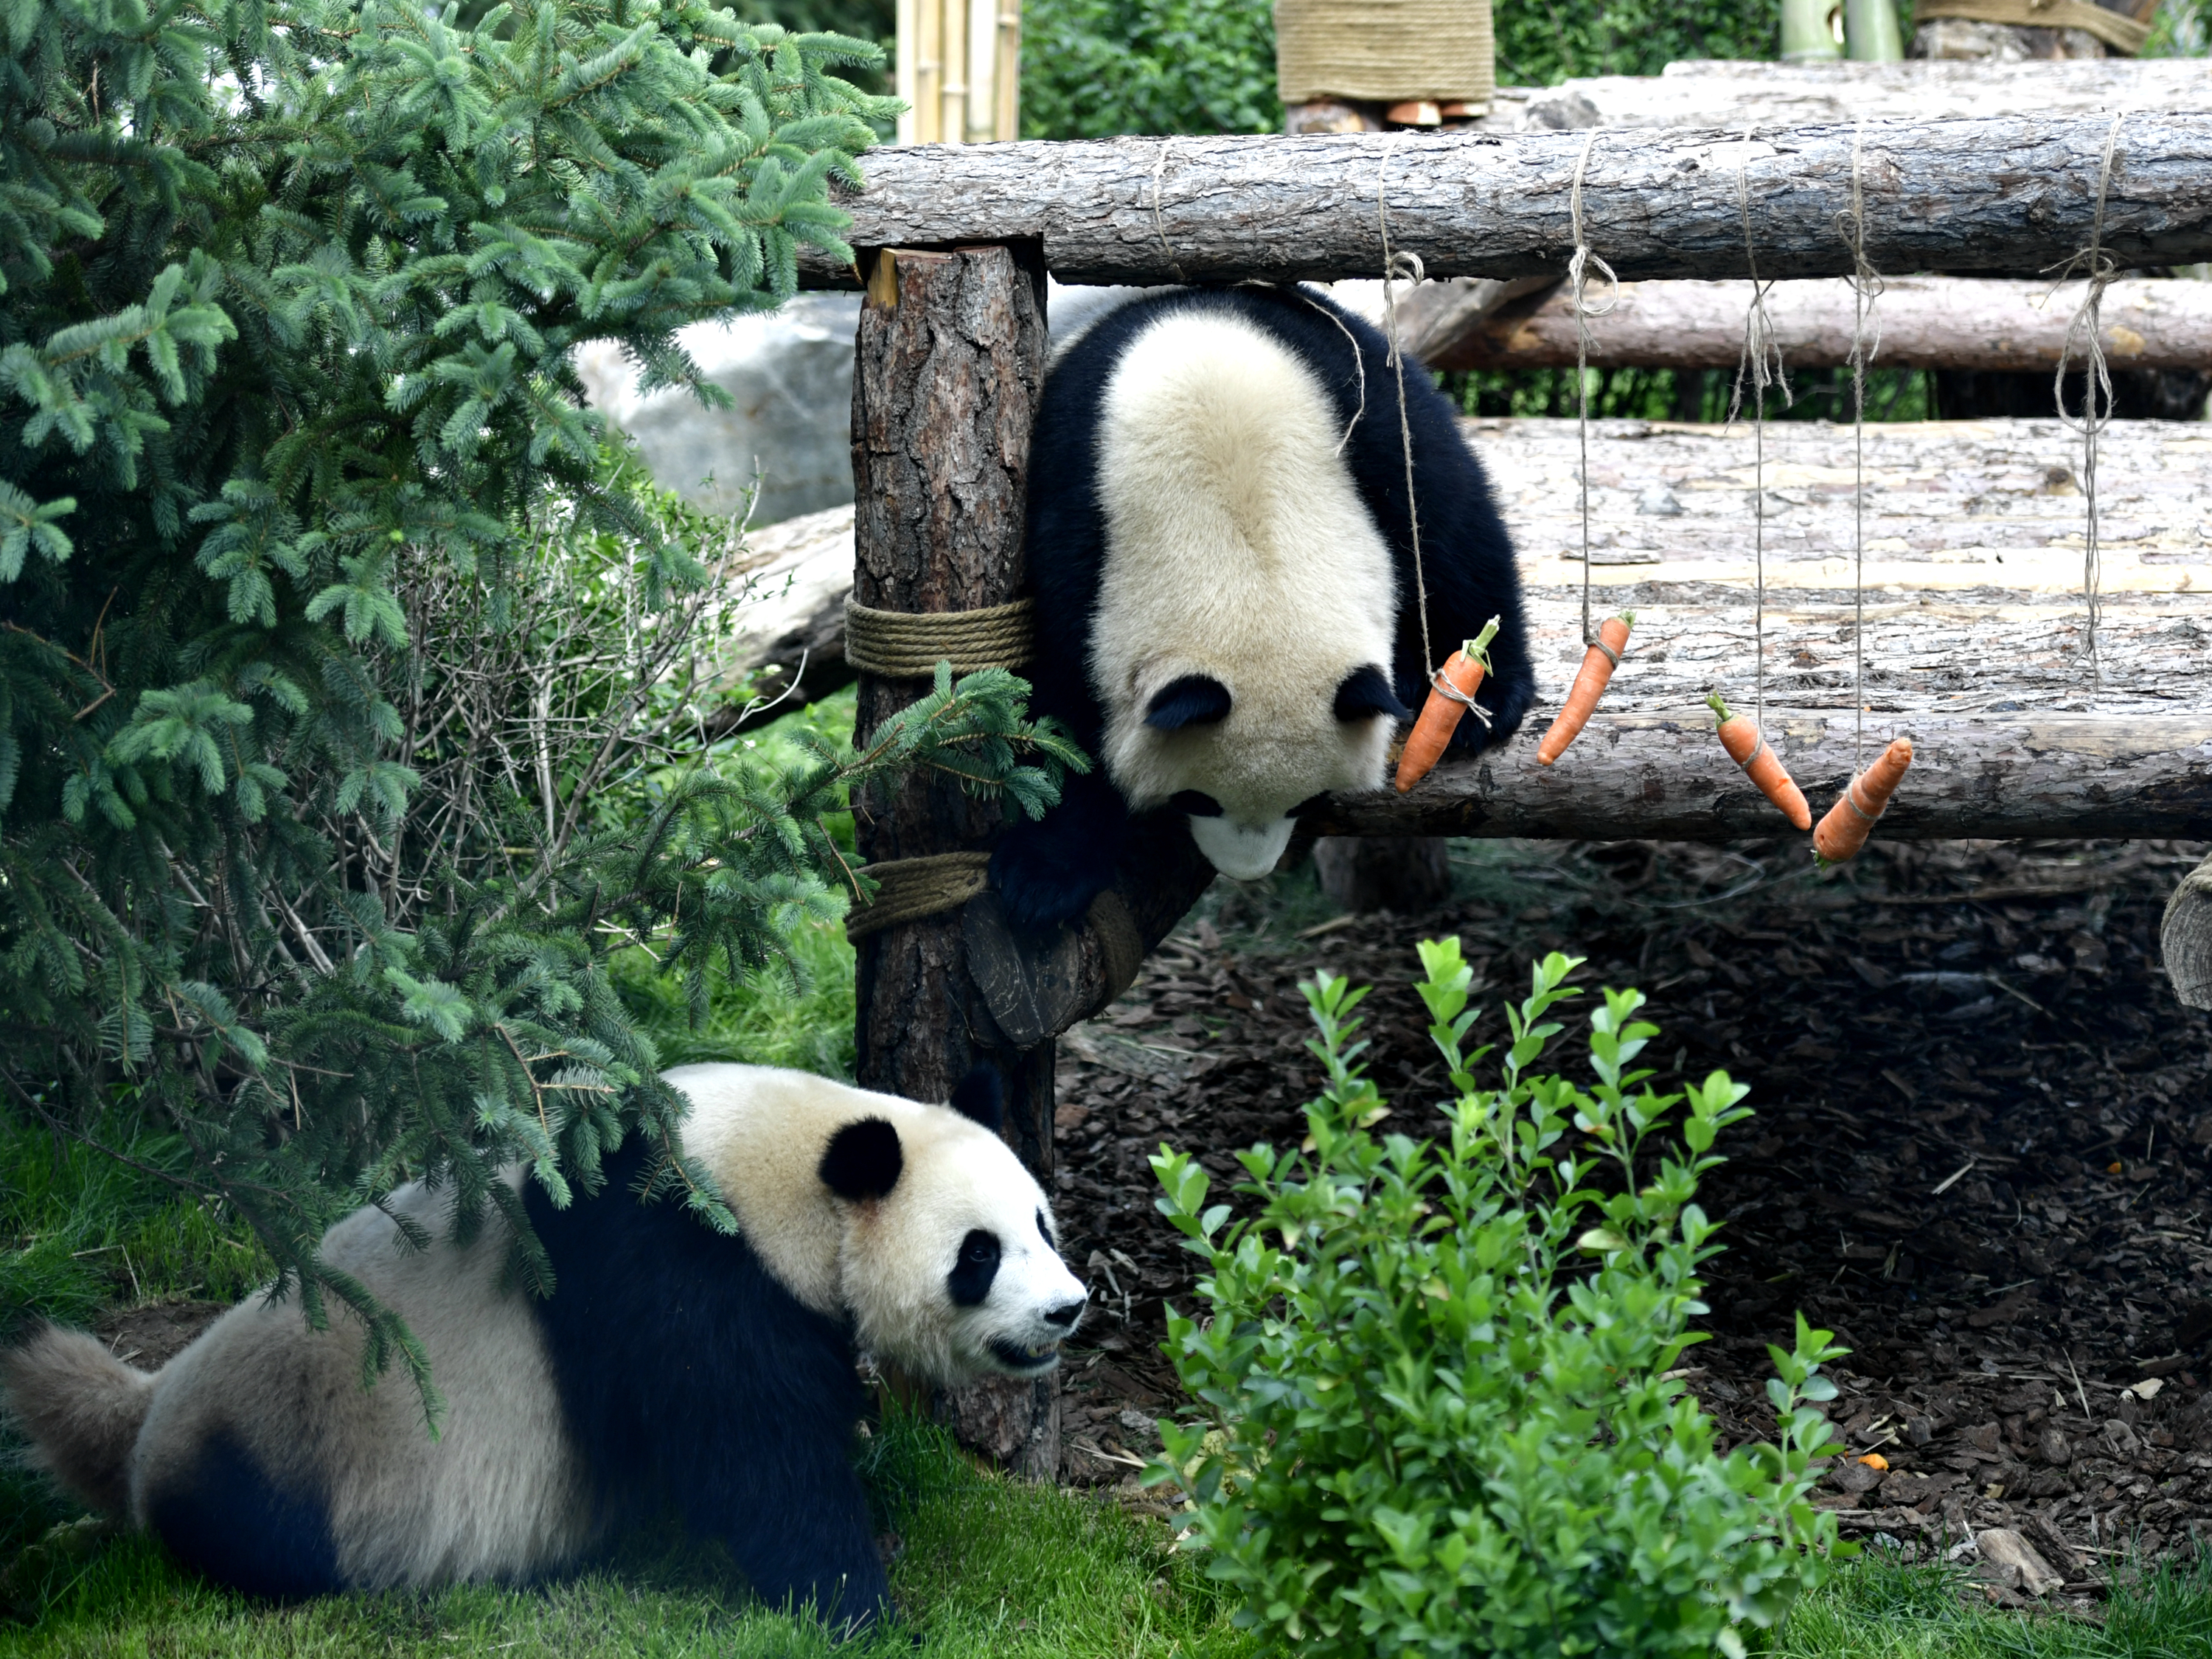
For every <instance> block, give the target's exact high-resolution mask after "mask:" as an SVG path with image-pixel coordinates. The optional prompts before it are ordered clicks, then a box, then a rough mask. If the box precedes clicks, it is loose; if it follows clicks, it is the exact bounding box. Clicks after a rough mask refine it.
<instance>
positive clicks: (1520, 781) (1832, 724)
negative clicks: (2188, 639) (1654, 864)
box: [1305, 707, 2212, 856]
mask: <svg viewBox="0 0 2212 1659" xmlns="http://www.w3.org/2000/svg"><path fill="white" fill-rule="evenodd" d="M1765 731H1766V740H1767V742H1768V743H1769V744H1771V745H1772V746H1773V748H1774V750H1775V751H1776V752H1777V753H1778V754H1779V755H1780V756H1781V757H1782V760H1783V763H1784V765H1786V766H1787V767H1789V769H1790V775H1792V776H1793V777H1795V778H1796V780H1797V782H1798V785H1799V787H1802V789H1803V790H1804V791H1805V794H1806V798H1807V799H1808V800H1809V801H1811V802H1812V804H1813V811H1814V814H1815V815H1816V816H1817V815H1818V814H1819V813H1821V812H1823V811H1826V810H1827V808H1828V807H1829V805H1831V804H1832V803H1833V802H1834V800H1835V799H1836V797H1837V796H1838V795H1840V794H1841V793H1843V790H1844V785H1845V784H1846V783H1847V782H1849V781H1850V776H1851V774H1852V771H1853V762H1854V753H1855V751H1854V748H1853V717H1852V715H1851V714H1850V711H1849V710H1848V709H1845V710H1840V711H1833V710H1832V711H1820V710H1812V709H1791V710H1787V711H1784V710H1778V709H1775V708H1769V709H1768V710H1767V719H1766V726H1765ZM1898 735H1907V736H1910V737H1911V739H1912V747H1913V761H1912V769H1911V771H1910V772H1909V773H1907V774H1906V775H1905V783H1904V784H1903V786H1902V787H1900V788H1899V791H1898V793H1897V797H1896V799H1894V800H1893V802H1892V803H1891V805H1890V808H1889V811H1887V813H1886V814H1885V815H1884V816H1883V817H1882V820H1881V829H1880V830H1879V831H1878V832H1877V833H1879V834H1880V835H1881V836H1885V837H1887V838H1888V839H1891V840H1906V841H1927V840H1937V839H1948V838H1952V837H1976V838H1979V837H2005V836H2054V837H2062V838H2074V837H2079V836H2180V837H2184V838H2190V839H2193V838H2195V837H2198V836H2208V835H2212V711H2206V712H2204V713H2201V714H2166V715H2148V716H2125V715H2121V716H2112V715H2103V714H1977V715H1966V716H1955V715H1938V714H1918V715H1914V716H1912V717H1911V718H1909V719H1893V718H1888V717H1881V718H1872V719H1869V720H1868V721H1867V745H1866V749H1865V750H1864V753H1865V757H1866V758H1867V759H1869V760H1871V759H1872V758H1873V757H1874V756H1875V754H1877V753H1879V752H1880V750H1881V745H1882V744H1884V743H1885V742H1887V740H1888V739H1889V738H1891V737H1893V736H1898ZM1305 827H1306V828H1308V829H1316V830H1318V831H1320V832H1321V833H1322V834H1323V835H1334V836H1409V835H1426V836H1543V837H1554V838H1563V839H1565V838H1574V839H1582V838H1590V839H1598V840H1633V839H1644V838H1649V839H1651V840H1655V841H1729V840H1733V839H1735V838H1736V837H1738V836H1768V835H1786V834H1788V833H1790V827H1789V824H1788V823H1787V822H1786V821H1785V820H1784V818H1783V817H1782V816H1781V814H1780V813H1778V812H1777V811H1775V809H1774V807H1773V806H1772V805H1771V804H1770V803H1769V802H1768V801H1767V800H1766V799H1765V797H1764V796H1762V795H1761V794H1760V793H1759V791H1758V790H1757V789H1756V788H1754V787H1753V786H1752V785H1751V783H1750V782H1749V781H1747V779H1746V778H1745V777H1744V775H1743V774H1742V773H1741V772H1740V771H1738V770H1737V769H1736V768H1735V763H1733V762H1731V761H1730V760H1729V757H1728V756H1727V754H1726V753H1725V752H1723V750H1722V748H1721V746H1720V743H1719V741H1718V739H1717V738H1715V737H1714V736H1713V721H1712V716H1711V714H1710V713H1709V712H1708V711H1706V710H1705V708H1701V707H1686V708H1679V709H1674V710H1638V711H1637V712H1635V713H1632V714H1626V713H1624V714H1604V713H1601V714H1598V715H1597V716H1596V717H1595V718H1594V719H1593V720H1591V721H1590V724H1589V728H1588V729H1587V730H1586V731H1584V732H1583V735H1582V737H1581V738H1578V739H1577V741H1576V743H1575V745H1574V747H1573V748H1571V749H1570V750H1568V751H1567V752H1566V754H1565V756H1564V757H1561V759H1560V760H1559V763H1558V764H1557V765H1554V766H1539V765H1538V764H1537V763H1536V756H1535V750H1534V745H1533V744H1529V743H1526V742H1522V743H1518V744H1514V745H1513V746H1512V747H1510V748H1509V749H1508V750H1505V751H1504V753H1503V754H1501V755H1499V756H1498V757H1494V758H1492V759H1489V760H1486V761H1481V762H1477V763H1472V764H1467V763H1455V764H1449V765H1445V766H1440V767H1438V768H1437V769H1436V770H1435V771H1434V772H1432V773H1431V774H1430V775H1429V776H1428V778H1427V779H1426V780H1425V781H1424V782H1422V783H1421V784H1420V785H1419V787H1417V788H1415V789H1414V790H1413V791H1412V792H1411V793H1407V794H1404V795H1400V794H1396V793H1383V794H1376V795H1360V796H1342V797H1339V798H1336V799H1333V800H1332V801H1331V802H1330V803H1329V804H1328V806H1326V807H1325V808H1323V809H1322V811H1319V812H1317V813H1316V814H1314V815H1312V816H1311V817H1309V818H1308V819H1306V820H1305ZM1808 856H1809V854H1808Z"/></svg>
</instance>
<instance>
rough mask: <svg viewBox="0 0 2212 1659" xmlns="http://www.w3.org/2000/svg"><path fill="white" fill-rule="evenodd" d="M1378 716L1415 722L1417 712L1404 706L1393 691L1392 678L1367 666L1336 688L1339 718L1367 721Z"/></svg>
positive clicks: (1364, 665) (1337, 714) (1347, 675)
mask: <svg viewBox="0 0 2212 1659" xmlns="http://www.w3.org/2000/svg"><path fill="white" fill-rule="evenodd" d="M1377 714H1388V715H1389V717H1390V718H1391V719H1392V720H1411V719H1413V710H1412V709H1410V708H1407V707H1406V705H1405V704H1404V703H1402V702H1399V701H1398V694H1397V693H1396V692H1395V691H1394V690H1391V689H1390V681H1389V677H1388V676H1387V675H1385V674H1384V673H1383V671H1382V670H1381V669H1379V668H1377V667H1376V665H1374V664H1373V663H1371V662H1370V663H1363V664H1362V665H1360V666H1359V667H1358V668H1355V669H1353V670H1352V671H1351V672H1350V673H1349V674H1346V676H1345V677H1344V684H1341V685H1340V686H1338V687H1337V688H1336V717H1337V719H1339V720H1371V719H1373V718H1374V717H1375V716H1376V715H1377Z"/></svg>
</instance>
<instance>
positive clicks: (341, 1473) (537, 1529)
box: [131, 1173, 595, 1589]
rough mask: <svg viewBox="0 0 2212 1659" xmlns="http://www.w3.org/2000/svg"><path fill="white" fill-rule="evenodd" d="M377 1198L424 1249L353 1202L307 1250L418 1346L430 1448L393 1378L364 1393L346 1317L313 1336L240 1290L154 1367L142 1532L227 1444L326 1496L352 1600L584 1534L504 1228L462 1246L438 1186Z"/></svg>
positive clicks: (583, 1504)
mask: <svg viewBox="0 0 2212 1659" xmlns="http://www.w3.org/2000/svg"><path fill="white" fill-rule="evenodd" d="M507 1180H508V1181H509V1183H510V1184H511V1185H513V1184H518V1177H516V1176H514V1175H513V1174H512V1173H510V1174H509V1175H508V1176H507ZM389 1203H390V1207H391V1209H392V1211H393V1212H395V1213H396V1214H398V1215H401V1216H404V1217H406V1218H408V1219H410V1220H411V1221H413V1222H415V1223H416V1225H419V1226H421V1227H422V1229H423V1230H424V1231H426V1232H428V1234H429V1235H430V1236H431V1237H432V1238H433V1240H434V1243H432V1244H431V1245H430V1246H429V1248H428V1249H419V1250H418V1249H412V1248H410V1246H409V1245H408V1244H407V1243H406V1242H405V1241H404V1239H403V1238H402V1237H401V1236H400V1232H399V1229H398V1226H397V1225H395V1224H394V1222H393V1221H392V1218H390V1217H388V1216H386V1214H385V1213H384V1212H381V1211H379V1210H375V1209H363V1210H357V1211H356V1212H354V1213H353V1214H351V1215H349V1216H348V1217H346V1218H345V1219H343V1221H341V1222H339V1223H338V1224H337V1225H336V1226H334V1227H332V1228H331V1231H329V1232H328V1233H326V1234H325V1235H324V1237H323V1244H322V1250H321V1255H322V1257H323V1260H324V1261H325V1262H327V1263H328V1264H329V1265H330V1266H331V1267H335V1268H337V1269H338V1270H339V1271H341V1272H343V1273H350V1274H352V1275H353V1276H354V1277H355V1278H356V1279H359V1280H360V1281H361V1282H362V1284H363V1285H366V1286H367V1287H368V1290H369V1291H370V1292H371V1294H373V1295H374V1296H375V1297H376V1298H377V1299H378V1300H379V1301H380V1302H382V1303H383V1304H385V1305H386V1306H387V1307H390V1308H392V1309H394V1310H397V1311H398V1313H399V1315H400V1316H401V1317H403V1318H404V1319H405V1320H406V1322H407V1323H408V1326H409V1328H410V1329H411V1330H412V1331H413V1332H414V1334H415V1335H416V1339H417V1340H419V1341H420V1342H421V1343H422V1347H423V1350H424V1352H426V1353H427V1354H428V1356H429V1359H430V1364H431V1368H432V1376H433V1377H434V1379H435V1385H436V1388H437V1389H438V1392H439V1395H440V1396H441V1399H442V1401H443V1402H444V1409H443V1411H442V1413H441V1417H440V1420H439V1425H438V1435H437V1437H436V1438H435V1439H433V1438H432V1437H431V1436H430V1435H429V1434H428V1433H427V1432H426V1431H425V1429H424V1425H423V1420H422V1397H421V1395H419V1394H418V1393H417V1392H416V1389H415V1387H414V1384H413V1383H411V1382H410V1380H409V1379H408V1378H407V1377H406V1376H405V1375H404V1373H402V1372H398V1371H397V1370H395V1372H394V1373H393V1374H391V1375H387V1376H385V1377H384V1378H383V1379H381V1380H380V1382H379V1383H377V1384H376V1386H374V1388H369V1389H364V1388H363V1387H362V1330H361V1328H360V1326H359V1324H358V1323H357V1322H356V1321H355V1320H354V1319H353V1318H352V1317H351V1316H349V1315H348V1314H347V1313H346V1312H344V1310H342V1309H337V1308H333V1309H332V1310H331V1321H330V1324H329V1325H328V1327H327V1328H325V1329H323V1330H321V1331H310V1330H307V1328H305V1327H304V1325H303V1322H302V1321H301V1313H300V1309H299V1305H298V1304H297V1303H296V1302H294V1301H290V1300H287V1301H283V1302H270V1301H269V1300H268V1299H267V1298H266V1297H253V1298H252V1299H251V1300H249V1301H246V1302H245V1303H242V1304H240V1305H239V1306H237V1307H235V1308H233V1309H232V1310H230V1311H229V1312H228V1313H227V1314H225V1315H223V1316H222V1318H221V1319H219V1320H217V1321H216V1322H215V1324H214V1325H213V1326H211V1327H210V1328H209V1329H208V1331H207V1332H206V1333H205V1334H204V1335H203V1336H201V1337H200V1338H199V1340H197V1341H196V1342H194V1343H193V1344H191V1346H189V1347H187V1348H186V1349H185V1351H184V1352H182V1353H180V1354H179V1355H178V1356H177V1358H175V1359H173V1360H172V1361H171V1362H170V1363H169V1364H168V1365H167V1366H166V1367H164V1368H163V1369H162V1370H161V1375H160V1377H159V1386H158V1387H157V1388H156V1389H155V1392H154V1398H153V1404H152V1406H151V1407H150V1409H149V1411H148V1413H147V1419H146V1423H145V1426H144V1427H143V1429H142V1430H141V1431H140V1433H139V1436H138V1439H137V1444H136V1447H135V1448H134V1449H133V1453H132V1457H131V1498H132V1509H133V1511H134V1518H135V1519H136V1520H137V1522H139V1524H141V1525H147V1524H149V1522H151V1520H152V1519H153V1517H152V1516H151V1515H150V1514H149V1504H153V1503H155V1502H158V1500H159V1498H160V1497H161V1494H162V1493H163V1492H164V1491H165V1490H167V1489H169V1488H171V1487H172V1486H173V1485H174V1484H176V1483H179V1482H189V1481H191V1480H193V1479H194V1478H195V1476H194V1473H193V1468H194V1464H195V1462H196V1460H197V1458H198V1457H199V1456H200V1455H201V1452H202V1449H203V1448H204V1446H205V1445H206V1444H207V1443H208V1442H209V1441H210V1439H212V1438H215V1437H218V1436H222V1435H226V1434H227V1435H228V1436H229V1437H231V1438H233V1439H234V1441H235V1442H236V1443H238V1444H239V1445H240V1446H241V1447H242V1448H243V1449H246V1451H248V1452H249V1453H251V1454H252V1455H253V1456H254V1457H255V1458H256V1459H257V1460H258V1462H259V1463H260V1464H261V1466H262V1467H263V1468H264V1469H265V1470H266V1471H268V1473H269V1474H270V1475H271V1476H272V1478H274V1479H275V1480H276V1481H277V1482H278V1483H279V1484H280V1485H291V1486H298V1487H300V1488H302V1489H308V1488H312V1489H315V1490H319V1491H320V1492H323V1493H324V1494H325V1498H326V1501H327V1504H328V1516H329V1525H330V1534H331V1543H332V1544H333V1546H334V1547H335V1548H336V1551H337V1568H338V1571H340V1572H341V1573H342V1574H343V1577H344V1578H345V1580H346V1582H348V1583H352V1584H356V1585H358V1586H360V1587H362V1588H364V1589H379V1588H383V1587H386V1586H390V1585H399V1584H432V1583H451V1582H453V1581H455V1580H468V1579H500V1578H509V1577H517V1576H521V1575H527V1574H530V1573H534V1572H540V1571H544V1570H546V1568H547V1567H548V1566H549V1565H558V1564H560V1563H562V1562H565V1561H567V1560H569V1559H573V1558H574V1556H575V1555H576V1554H577V1553H578V1552H579V1551H580V1550H581V1549H583V1548H584V1547H586V1545H587V1544H588V1543H589V1542H590V1541H591V1540H592V1535H593V1533H594V1530H595V1529H594V1528H593V1526H592V1521H591V1516H590V1512H589V1507H588V1504H587V1500H586V1491H585V1487H584V1482H583V1478H582V1471H581V1468H580V1462H579V1460H578V1459H577V1457H576V1455H575V1454H574V1449H573V1448H572V1447H571V1446H570V1445H569V1443H568V1439H567V1437H565V1436H564V1435H563V1434H562V1430H561V1401H560V1397H559V1395H558V1392H557V1390H556V1387H555V1383H554V1379H553V1375H552V1371H551V1369H550V1364H549V1362H548V1358H547V1355H546V1352H545V1343H544V1336H543V1334H542V1333H541V1332H540V1330H539V1328H538V1321H537V1319H536V1317H535V1316H534V1315H533V1312H532V1308H531V1305H530V1302H531V1298H530V1296H529V1293H528V1292H527V1291H524V1290H523V1289H521V1288H520V1286H519V1285H513V1284H512V1283H510V1282H508V1280H507V1273H506V1271H505V1269H506V1258H507V1243H508V1232H507V1225H506V1224H505V1222H504V1221H502V1220H501V1218H499V1217H498V1216H497V1215H496V1214H495V1215H492V1216H489V1217H487V1218H486V1220H485V1224H484V1225H483V1229H482V1231H479V1232H478V1234H477V1237H475V1239H474V1240H472V1241H471V1243H469V1244H467V1245H465V1246H459V1245H456V1244H454V1243H453V1242H452V1241H451V1240H450V1238H448V1237H447V1228H448V1226H449V1225H450V1218H449V1217H448V1216H447V1213H446V1211H447V1199H446V1196H445V1195H444V1194H439V1193H434V1192H431V1191H430V1190H428V1188H425V1187H424V1186H423V1184H422V1182H419V1181H416V1182H408V1183H407V1184H406V1185H404V1186H403V1187H401V1188H399V1189H398V1191H396V1192H395V1193H393V1194H392V1198H391V1200H389ZM248 1379H250V1380H251V1382H250V1385H249V1386H241V1385H242V1384H245V1383H246V1382H247V1380H248Z"/></svg>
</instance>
